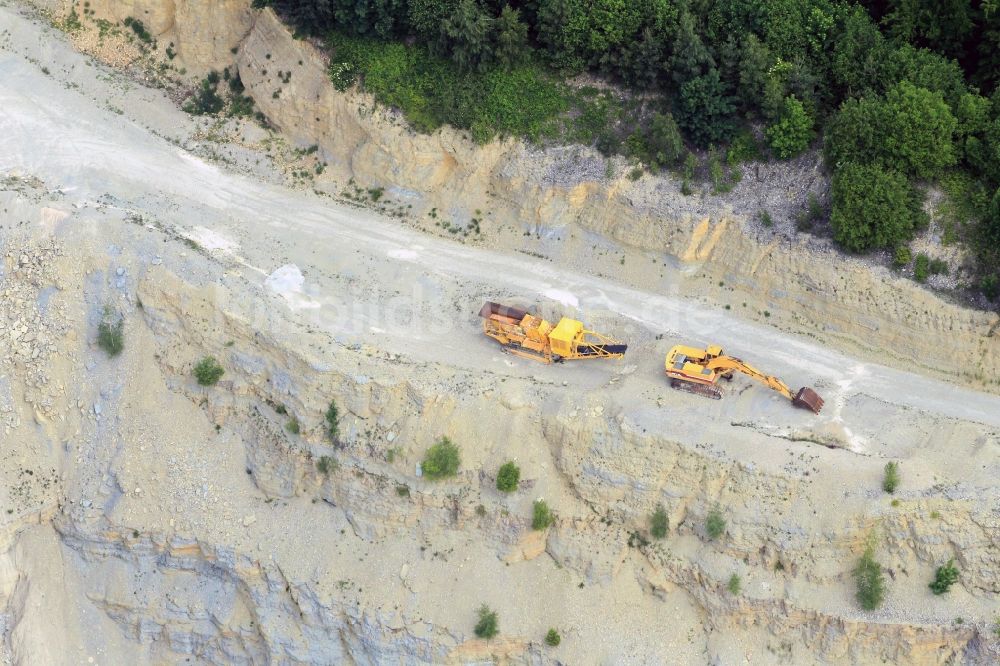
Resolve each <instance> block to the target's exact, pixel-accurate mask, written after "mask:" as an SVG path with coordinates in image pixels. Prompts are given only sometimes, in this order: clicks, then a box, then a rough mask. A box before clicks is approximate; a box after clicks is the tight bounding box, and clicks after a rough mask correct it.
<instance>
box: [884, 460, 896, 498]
mask: <svg viewBox="0 0 1000 666" xmlns="http://www.w3.org/2000/svg"><path fill="white" fill-rule="evenodd" d="M898 487H899V463H896V462H887V463H886V464H885V469H884V470H883V474H882V490H884V491H885V492H887V493H890V494H891V493H894V492H896V488H898Z"/></svg>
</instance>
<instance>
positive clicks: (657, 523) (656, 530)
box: [649, 504, 670, 539]
mask: <svg viewBox="0 0 1000 666" xmlns="http://www.w3.org/2000/svg"><path fill="white" fill-rule="evenodd" d="M669 527H670V525H669V521H668V520H667V510H666V509H664V508H663V505H662V504H658V505H657V506H656V510H655V511H653V515H652V516H650V517H649V533H650V534H652V535H653V538H654V539H662V538H664V537H665V536H667V529H668V528H669Z"/></svg>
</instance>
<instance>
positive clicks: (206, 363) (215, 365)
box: [194, 356, 226, 386]
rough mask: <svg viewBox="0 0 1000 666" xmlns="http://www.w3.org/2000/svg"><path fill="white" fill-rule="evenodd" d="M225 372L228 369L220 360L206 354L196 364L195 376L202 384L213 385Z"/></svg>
mask: <svg viewBox="0 0 1000 666" xmlns="http://www.w3.org/2000/svg"><path fill="white" fill-rule="evenodd" d="M225 373H226V371H225V370H224V369H223V367H222V366H221V365H219V362H218V361H216V360H215V357H214V356H206V357H205V358H203V359H201V360H200V361H198V364H197V365H196V366H194V377H195V379H197V380H198V383H199V384H201V385H202V386H212V385H213V384H216V383H217V382H218V381H219V380H220V379H222V375H224V374H225Z"/></svg>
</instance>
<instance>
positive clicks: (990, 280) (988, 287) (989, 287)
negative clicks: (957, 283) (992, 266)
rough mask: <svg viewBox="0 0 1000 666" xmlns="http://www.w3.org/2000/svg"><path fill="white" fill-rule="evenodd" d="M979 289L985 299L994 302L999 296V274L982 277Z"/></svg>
mask: <svg viewBox="0 0 1000 666" xmlns="http://www.w3.org/2000/svg"><path fill="white" fill-rule="evenodd" d="M979 289H980V290H981V291H982V292H983V295H984V296H986V298H988V299H990V300H991V301H995V300H996V299H997V297H998V296H1000V273H990V274H989V275H984V276H983V278H982V279H981V280H980V281H979Z"/></svg>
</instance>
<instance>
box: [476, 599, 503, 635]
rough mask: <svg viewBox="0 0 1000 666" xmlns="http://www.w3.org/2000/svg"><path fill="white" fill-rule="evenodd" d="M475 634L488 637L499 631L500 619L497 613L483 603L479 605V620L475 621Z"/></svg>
mask: <svg viewBox="0 0 1000 666" xmlns="http://www.w3.org/2000/svg"><path fill="white" fill-rule="evenodd" d="M475 632H476V636H478V637H479V638H486V639H490V638H493V637H494V636H496V635H497V634H498V633H500V619H499V618H498V617H497V613H496V611H494V610H491V609H490V607H489V606H487V605H486V604H483V605H482V606H480V607H479V620H478V621H477V622H476V628H475Z"/></svg>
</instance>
